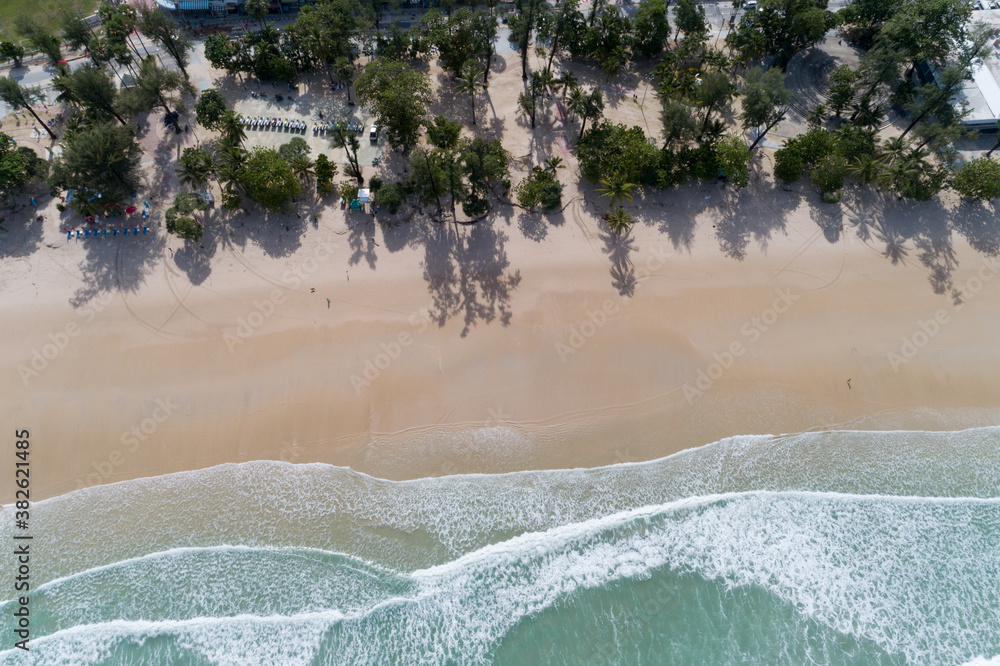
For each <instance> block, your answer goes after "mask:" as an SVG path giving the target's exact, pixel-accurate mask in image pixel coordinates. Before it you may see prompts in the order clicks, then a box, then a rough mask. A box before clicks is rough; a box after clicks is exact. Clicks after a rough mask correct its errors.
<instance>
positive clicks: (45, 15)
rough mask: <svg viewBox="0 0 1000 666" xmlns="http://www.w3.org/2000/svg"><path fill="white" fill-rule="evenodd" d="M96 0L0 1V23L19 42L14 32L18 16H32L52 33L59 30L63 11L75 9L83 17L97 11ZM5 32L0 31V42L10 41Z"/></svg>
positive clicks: (18, 37)
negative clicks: (15, 18)
mask: <svg viewBox="0 0 1000 666" xmlns="http://www.w3.org/2000/svg"><path fill="white" fill-rule="evenodd" d="M97 3H98V0H44V1H41V2H40V1H39V0H0V23H2V24H3V26H4V27H5V28H7V32H9V33H10V34H11V35H13V36H14V37H15V38H16V39H18V40H20V36H19V35H18V34H17V32H16V31H15V30H14V17H15V16H17V15H18V14H22V13H24V14H29V15H31V16H34V17H35V18H37V19H38V20H39V21H41V22H42V23H43V24H44V25H46V26H48V27H49V29H51V30H52V31H53V32H58V30H59V27H58V26H59V17H60V16H61V15H62V12H63V10H64V9H75V10H76V11H78V12H80V13H81V14H82V15H83V16H88V15H90V14H93V13H94V11H95V10H96V9H97ZM7 32H4V31H3V30H0V40H2V41H10V37H9V36H8V35H7Z"/></svg>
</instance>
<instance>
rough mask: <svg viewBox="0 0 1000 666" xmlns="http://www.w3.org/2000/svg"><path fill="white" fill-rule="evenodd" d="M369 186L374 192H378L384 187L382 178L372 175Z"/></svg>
mask: <svg viewBox="0 0 1000 666" xmlns="http://www.w3.org/2000/svg"><path fill="white" fill-rule="evenodd" d="M368 187H369V188H370V189H371V191H372V192H378V191H379V190H380V189H381V188H382V179H381V178H379V177H378V176H372V177H371V179H370V180H369V181H368Z"/></svg>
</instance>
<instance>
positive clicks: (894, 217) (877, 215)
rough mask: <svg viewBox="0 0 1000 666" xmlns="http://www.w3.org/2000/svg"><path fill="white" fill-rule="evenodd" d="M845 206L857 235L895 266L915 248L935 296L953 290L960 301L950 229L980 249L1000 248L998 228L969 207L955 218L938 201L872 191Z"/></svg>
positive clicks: (864, 193) (854, 197)
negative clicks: (966, 235)
mask: <svg viewBox="0 0 1000 666" xmlns="http://www.w3.org/2000/svg"><path fill="white" fill-rule="evenodd" d="M845 207H846V209H847V211H848V213H847V219H848V221H849V222H850V223H851V224H852V225H853V226H854V227H855V233H857V235H858V237H859V238H860V239H861V240H862V241H864V242H866V243H869V244H871V245H876V246H878V245H881V246H882V247H883V249H882V256H884V257H886V258H887V259H889V260H890V261H891V262H892V263H893V264H897V263H901V264H905V263H906V260H907V259H908V258H909V257H910V246H911V245H912V246H913V248H915V249H916V258H917V260H918V261H919V262H920V263H921V264H922V265H923V266H925V267H926V268H927V269H928V270H929V275H928V280H929V282H930V283H931V288H932V289H933V290H934V293H935V294H944V293H947V292H951V295H952V300H953V301H955V302H956V303H957V302H959V300H960V298H961V295H960V294H959V292H958V291H957V290H956V289H955V287H954V285H953V282H952V273H953V272H954V270H955V269H956V268H957V267H958V260H957V259H956V257H955V251H954V247H953V245H952V241H951V234H952V227H953V226H954V227H955V229H956V230H957V231H958V232H959V233H963V235H964V232H965V231H968V232H970V233H971V236H972V238H975V239H976V242H973V241H972V240H971V239H970V243H971V244H972V245H973V247H975V248H976V249H977V250H980V251H983V249H986V250H989V249H990V248H993V249H994V250H995V249H997V248H998V246H1000V239H998V236H997V232H996V230H992V231H991V230H990V225H988V223H987V220H986V219H985V217H983V216H980V215H977V214H976V212H975V211H974V210H973V209H971V208H970V209H969V212H968V214H966V213H964V212H963V211H962V210H959V211H956V213H955V215H954V216H953V215H951V214H950V213H949V211H947V210H946V209H945V208H944V206H942V205H941V202H940V201H939V200H938V199H933V200H931V201H925V202H919V203H916V202H908V201H899V200H898V199H897V198H896V197H895V196H893V195H891V194H887V193H885V192H881V191H878V190H875V189H873V188H868V189H866V190H862V191H860V192H858V193H857V194H856V195H854V196H853V197H851V199H849V200H848V201H847V202H845ZM986 214H987V215H988V213H986ZM993 220H994V222H995V218H993ZM992 226H993V227H995V226H996V225H995V224H993V225H992ZM977 243H978V247H977Z"/></svg>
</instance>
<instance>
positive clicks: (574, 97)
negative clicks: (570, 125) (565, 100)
mask: <svg viewBox="0 0 1000 666" xmlns="http://www.w3.org/2000/svg"><path fill="white" fill-rule="evenodd" d="M579 90H580V89H579V88H577V89H575V90H574V91H573V92H572V93H571V94H570V100H569V104H568V105H567V108H568V109H569V110H570V111H572V112H573V113H574V114H576V116H577V117H578V118H579V119H580V136H578V137H577V141H579V140H580V139H582V138H583V132H584V130H585V129H586V128H587V121H588V120H597V119H598V118H600V117H601V114H602V113H604V93H603V92H602V91H601V89H600V87H598V88H594V89H593V90H591V91H590V93H583V92H580V93H579V94H578V91H579Z"/></svg>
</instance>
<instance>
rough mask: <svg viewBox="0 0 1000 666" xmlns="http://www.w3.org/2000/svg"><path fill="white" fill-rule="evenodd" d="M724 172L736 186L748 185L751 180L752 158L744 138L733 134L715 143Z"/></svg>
mask: <svg viewBox="0 0 1000 666" xmlns="http://www.w3.org/2000/svg"><path fill="white" fill-rule="evenodd" d="M715 152H716V156H717V158H718V160H719V168H720V169H722V174H723V175H724V176H725V177H726V178H728V179H729V182H731V183H732V184H733V185H735V186H736V187H746V186H747V183H749V182H750V158H751V157H752V156H753V155H752V154H751V153H750V152H748V151H747V148H746V144H745V143H743V139H741V138H740V137H738V136H734V135H732V134H730V135H728V136H726V137H724V138H723V139H722V140H721V141H719V143H717V144H716V145H715Z"/></svg>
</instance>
